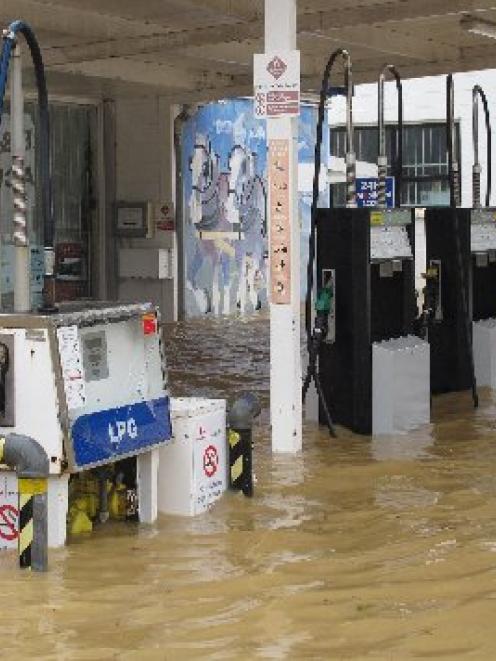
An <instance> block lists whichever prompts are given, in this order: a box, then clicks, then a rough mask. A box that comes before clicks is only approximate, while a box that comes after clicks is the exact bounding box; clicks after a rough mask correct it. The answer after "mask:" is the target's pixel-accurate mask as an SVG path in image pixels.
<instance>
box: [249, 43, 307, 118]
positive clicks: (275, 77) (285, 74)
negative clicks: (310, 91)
mask: <svg viewBox="0 0 496 661" xmlns="http://www.w3.org/2000/svg"><path fill="white" fill-rule="evenodd" d="M253 70H254V87H255V89H254V96H255V117H258V118H270V117H292V116H297V115H299V113H300V51H298V50H293V51H280V52H277V53H264V54H263V55H254V61H253Z"/></svg>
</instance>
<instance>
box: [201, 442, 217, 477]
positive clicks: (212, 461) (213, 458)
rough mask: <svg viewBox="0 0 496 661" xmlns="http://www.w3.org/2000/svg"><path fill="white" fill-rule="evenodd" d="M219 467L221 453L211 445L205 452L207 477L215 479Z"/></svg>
mask: <svg viewBox="0 0 496 661" xmlns="http://www.w3.org/2000/svg"><path fill="white" fill-rule="evenodd" d="M218 467H219V453H218V452H217V448H216V447H215V445H209V446H208V447H206V448H205V451H204V452H203V472H204V473H205V475H206V476H207V477H213V476H214V475H215V473H216V472H217V469H218Z"/></svg>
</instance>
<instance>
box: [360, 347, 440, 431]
mask: <svg viewBox="0 0 496 661" xmlns="http://www.w3.org/2000/svg"><path fill="white" fill-rule="evenodd" d="M429 422H430V351H429V344H428V343H427V342H425V341H424V340H421V339H420V338H418V337H415V336H412V335H409V336H407V337H400V338H398V339H394V340H386V341H384V342H375V343H374V344H373V345H372V434H373V435H374V436H376V435H382V434H386V435H389V434H396V433H399V432H405V431H408V430H411V429H414V428H415V427H419V426H420V425H422V424H426V423H429Z"/></svg>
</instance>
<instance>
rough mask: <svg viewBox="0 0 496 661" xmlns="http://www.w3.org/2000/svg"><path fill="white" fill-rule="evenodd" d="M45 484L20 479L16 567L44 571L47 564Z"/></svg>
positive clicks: (41, 479)
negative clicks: (17, 564) (17, 560)
mask: <svg viewBox="0 0 496 661" xmlns="http://www.w3.org/2000/svg"><path fill="white" fill-rule="evenodd" d="M47 489H48V483H47V479H46V478H38V479H32V478H22V477H21V478H19V566H20V567H21V569H32V570H34V571H46V569H47V565H48V557H47V555H48V554H47V546H48V524H47V519H48V497H47Z"/></svg>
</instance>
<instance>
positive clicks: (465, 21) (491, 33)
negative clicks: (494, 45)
mask: <svg viewBox="0 0 496 661" xmlns="http://www.w3.org/2000/svg"><path fill="white" fill-rule="evenodd" d="M460 25H461V27H462V28H463V29H464V30H466V31H467V32H470V33H471V34H478V35H480V36H481V37H488V38H489V39H496V23H489V22H488V21H481V20H479V19H476V18H471V17H467V18H462V20H461V21H460Z"/></svg>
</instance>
